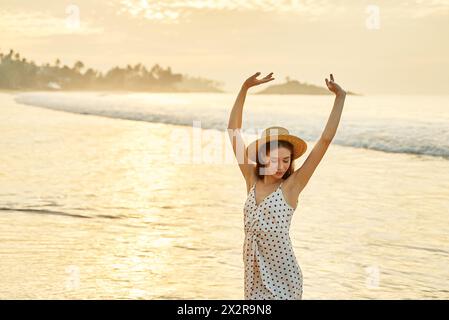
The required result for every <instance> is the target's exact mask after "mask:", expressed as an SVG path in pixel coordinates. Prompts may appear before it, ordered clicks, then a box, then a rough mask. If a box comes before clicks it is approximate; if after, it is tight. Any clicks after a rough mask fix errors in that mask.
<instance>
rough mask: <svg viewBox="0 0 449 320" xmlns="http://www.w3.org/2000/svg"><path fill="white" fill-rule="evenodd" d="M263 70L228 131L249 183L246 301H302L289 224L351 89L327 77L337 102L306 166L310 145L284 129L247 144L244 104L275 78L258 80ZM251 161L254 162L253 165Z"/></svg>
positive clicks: (271, 130)
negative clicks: (299, 163) (301, 159)
mask: <svg viewBox="0 0 449 320" xmlns="http://www.w3.org/2000/svg"><path fill="white" fill-rule="evenodd" d="M259 75H260V72H257V73H255V74H254V75H252V76H251V77H249V78H248V79H247V80H246V81H245V82H244V83H243V85H242V87H241V89H240V92H239V94H238V96H237V99H236V101H235V103H234V107H233V108H232V112H231V115H230V117H229V123H228V133H229V137H230V139H231V143H232V147H233V150H234V154H235V156H236V158H237V161H238V165H239V168H240V171H241V172H242V174H243V177H244V178H245V181H246V189H247V199H246V202H245V205H244V228H245V240H244V245H243V261H244V266H245V270H244V296H245V299H302V293H303V276H302V271H301V268H300V267H299V264H298V262H297V260H296V257H295V254H294V251H293V247H292V244H291V239H290V236H289V228H290V222H291V218H292V215H293V212H294V211H295V210H296V207H297V203H298V197H299V194H300V193H301V191H302V190H303V189H304V187H305V186H306V184H307V182H308V181H309V179H310V177H311V176H312V174H313V172H314V171H315V169H316V167H317V166H318V164H319V163H320V161H321V159H322V158H323V156H324V154H325V153H326V150H327V148H328V147H329V145H330V143H331V141H332V139H333V138H334V136H335V133H336V131H337V127H338V123H339V122H340V117H341V113H342V110H343V105H344V101H345V97H346V92H345V91H344V90H343V89H342V88H341V87H340V86H339V85H338V84H337V83H335V82H334V76H333V75H332V74H331V75H330V80H328V79H327V78H326V79H325V80H326V85H327V87H328V88H329V90H330V91H332V92H333V93H334V94H335V101H334V105H333V108H332V111H331V113H330V116H329V119H328V121H327V124H326V127H325V128H324V131H323V133H322V134H321V137H320V138H319V139H318V141H317V142H316V144H315V146H314V147H313V149H312V151H311V152H310V154H309V156H308V157H307V159H306V160H305V161H304V162H303V164H302V166H301V167H300V168H299V169H297V170H294V167H293V161H294V160H295V159H297V158H299V157H300V156H301V155H303V154H304V153H305V151H306V149H307V144H306V143H305V142H304V140H302V139H300V138H299V137H296V136H294V135H290V134H289V132H288V130H287V129H285V128H282V127H269V128H267V129H265V130H264V131H263V133H262V137H261V139H258V140H256V141H254V142H253V143H251V144H250V145H249V146H248V147H246V146H245V143H244V141H243V138H242V135H241V133H240V129H241V127H242V111H243V104H244V102H245V97H246V94H247V92H248V89H249V88H251V87H254V86H257V85H260V84H262V83H266V82H269V81H272V80H274V78H272V75H273V73H270V74H268V75H267V76H265V77H264V78H262V79H257V77H258V76H259ZM248 160H252V161H254V162H255V164H254V163H249V162H248Z"/></svg>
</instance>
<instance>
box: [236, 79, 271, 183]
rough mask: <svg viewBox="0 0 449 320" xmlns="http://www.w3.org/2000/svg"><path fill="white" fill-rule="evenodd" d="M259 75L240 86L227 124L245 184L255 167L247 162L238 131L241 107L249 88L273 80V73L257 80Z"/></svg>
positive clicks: (243, 143)
mask: <svg viewBox="0 0 449 320" xmlns="http://www.w3.org/2000/svg"><path fill="white" fill-rule="evenodd" d="M259 75H260V72H257V73H255V74H253V75H252V76H251V77H249V78H248V79H246V80H245V82H244V83H243V84H242V87H241V88H240V91H239V93H238V96H237V98H236V100H235V103H234V106H233V108H232V111H231V115H230V116H229V122H228V135H229V139H230V140H231V144H232V149H233V150H234V154H235V157H236V158H237V162H238V165H239V167H240V171H241V172H242V174H243V177H244V178H245V180H246V181H247V182H248V181H249V178H250V176H251V174H252V172H253V171H254V168H255V165H254V164H251V163H249V162H248V156H247V154H246V145H245V142H244V141H243V137H242V134H241V132H240V129H241V128H242V113H243V105H244V104H245V98H246V94H247V92H248V89H249V88H251V87H253V86H257V85H259V84H262V83H265V82H269V81H272V80H274V78H272V77H271V76H272V75H273V72H271V73H270V74H268V75H267V76H265V77H264V78H262V79H257V77H258V76H259Z"/></svg>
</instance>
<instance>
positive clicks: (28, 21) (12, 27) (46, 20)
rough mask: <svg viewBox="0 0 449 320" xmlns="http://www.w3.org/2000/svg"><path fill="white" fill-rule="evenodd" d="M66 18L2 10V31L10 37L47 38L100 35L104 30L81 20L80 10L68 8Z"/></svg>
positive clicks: (44, 13) (0, 17)
mask: <svg viewBox="0 0 449 320" xmlns="http://www.w3.org/2000/svg"><path fill="white" fill-rule="evenodd" d="M65 13H66V16H64V17H55V16H54V15H51V14H49V13H48V12H43V11H33V12H24V11H18V10H0V30H4V31H7V32H8V34H9V35H11V36H14V37H17V36H31V37H45V36H52V35H64V34H98V33H102V32H103V29H102V28H99V27H93V26H91V25H90V24H89V23H88V22H87V21H83V20H82V19H81V18H80V14H79V8H78V7H77V6H75V5H69V6H67V7H66V11H65Z"/></svg>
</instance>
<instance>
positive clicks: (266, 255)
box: [243, 183, 303, 300]
mask: <svg viewBox="0 0 449 320" xmlns="http://www.w3.org/2000/svg"><path fill="white" fill-rule="evenodd" d="M255 186H256V184H255V183H254V185H253V186H252V187H251V190H250V192H249V193H248V197H247V199H246V202H245V207H244V210H243V211H244V229H245V240H244V244H243V262H244V266H245V273H244V287H245V292H244V295H245V299H247V300H255V299H257V300H274V299H279V300H286V299H288V300H300V299H302V291H303V290H302V282H303V281H302V280H303V277H302V271H301V268H300V267H299V264H298V262H297V260H296V257H295V253H294V251H293V247H292V243H291V240H290V235H289V230H290V223H291V219H292V216H293V212H294V211H295V209H294V208H292V207H291V206H290V205H289V204H288V203H287V202H286V201H285V198H284V194H283V192H282V189H281V186H282V183H281V184H280V185H279V187H278V188H277V189H276V190H275V191H273V192H272V193H271V194H269V195H268V196H267V197H265V199H263V201H262V202H261V203H260V204H259V205H256V196H255Z"/></svg>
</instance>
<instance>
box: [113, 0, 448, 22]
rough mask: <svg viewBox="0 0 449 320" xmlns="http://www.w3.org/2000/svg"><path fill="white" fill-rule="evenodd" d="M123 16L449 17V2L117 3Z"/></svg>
mask: <svg viewBox="0 0 449 320" xmlns="http://www.w3.org/2000/svg"><path fill="white" fill-rule="evenodd" d="M115 3H116V4H117V5H118V7H119V8H118V10H117V11H118V13H119V14H129V15H131V16H133V17H140V18H144V19H149V20H154V21H158V22H163V23H167V22H168V23H170V22H173V23H178V22H179V21H180V20H182V19H183V18H185V17H188V16H189V15H191V14H192V13H195V12H200V11H205V10H209V11H239V12H251V11H252V12H254V11H257V12H270V13H291V14H296V15H299V16H301V18H302V19H306V20H317V19H329V18H331V17H333V16H336V15H341V14H349V15H352V16H357V15H360V14H361V13H362V12H364V10H363V7H367V6H369V5H376V6H379V8H380V11H381V12H382V13H383V14H384V15H385V16H388V17H389V16H396V17H400V16H407V17H410V18H423V17H428V16H433V15H448V14H449V0H414V1H410V0H398V1H389V0H378V1H360V0H333V1H330V0H290V1H288V0H164V1H152V0H117V1H116V2H115Z"/></svg>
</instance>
